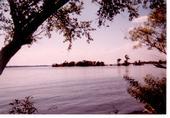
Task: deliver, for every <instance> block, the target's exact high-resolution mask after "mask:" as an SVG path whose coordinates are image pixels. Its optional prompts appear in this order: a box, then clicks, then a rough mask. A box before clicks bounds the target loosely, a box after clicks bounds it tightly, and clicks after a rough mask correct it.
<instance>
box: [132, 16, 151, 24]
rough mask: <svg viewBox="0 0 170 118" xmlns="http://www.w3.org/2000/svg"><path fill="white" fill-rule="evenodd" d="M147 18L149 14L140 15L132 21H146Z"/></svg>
mask: <svg viewBox="0 0 170 118" xmlns="http://www.w3.org/2000/svg"><path fill="white" fill-rule="evenodd" d="M147 19H148V16H140V17H138V18H135V19H134V20H132V23H143V22H146V21H147Z"/></svg>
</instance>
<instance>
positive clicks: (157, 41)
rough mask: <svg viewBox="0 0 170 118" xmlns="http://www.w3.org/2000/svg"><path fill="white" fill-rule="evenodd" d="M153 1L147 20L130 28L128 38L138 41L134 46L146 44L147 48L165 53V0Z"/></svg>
mask: <svg viewBox="0 0 170 118" xmlns="http://www.w3.org/2000/svg"><path fill="white" fill-rule="evenodd" d="M155 1H156V2H155V4H153V5H151V6H150V7H151V8H152V11H151V13H150V14H149V16H148V19H147V21H146V22H145V23H143V24H142V25H140V26H138V27H135V28H134V29H132V30H131V31H130V32H129V38H130V39H131V40H132V41H137V42H139V44H138V45H136V46H135V48H137V47H141V46H147V47H148V49H152V48H155V49H157V50H159V51H160V52H162V53H164V54H166V1H165V0H159V1H157V0H155Z"/></svg>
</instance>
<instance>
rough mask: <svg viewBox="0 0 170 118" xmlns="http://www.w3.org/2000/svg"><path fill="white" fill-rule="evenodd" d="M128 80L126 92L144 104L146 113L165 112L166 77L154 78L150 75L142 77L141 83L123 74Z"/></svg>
mask: <svg viewBox="0 0 170 118" xmlns="http://www.w3.org/2000/svg"><path fill="white" fill-rule="evenodd" d="M124 78H125V79H126V80H127V81H128V82H129V84H130V85H129V88H128V93H129V94H130V95H131V96H133V97H135V98H136V99H137V100H139V101H140V102H142V103H144V104H145V110H146V111H147V112H148V113H157V114H165V113H166V78H165V77H163V78H161V79H159V78H155V77H153V76H151V75H147V76H146V77H144V82H145V84H144V85H142V84H140V83H139V82H138V81H135V80H134V79H132V78H130V77H128V76H124Z"/></svg>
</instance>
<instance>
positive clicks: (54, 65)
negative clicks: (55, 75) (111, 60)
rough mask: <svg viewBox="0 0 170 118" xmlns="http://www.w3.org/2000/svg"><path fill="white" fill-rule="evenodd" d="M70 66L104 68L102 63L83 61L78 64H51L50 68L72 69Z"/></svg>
mask: <svg viewBox="0 0 170 118" xmlns="http://www.w3.org/2000/svg"><path fill="white" fill-rule="evenodd" d="M72 66H82V67H86V66H105V63H104V62H103V61H88V60H83V61H78V62H74V61H71V62H67V61H65V62H63V63H61V64H57V63H56V64H53V65H52V67H72Z"/></svg>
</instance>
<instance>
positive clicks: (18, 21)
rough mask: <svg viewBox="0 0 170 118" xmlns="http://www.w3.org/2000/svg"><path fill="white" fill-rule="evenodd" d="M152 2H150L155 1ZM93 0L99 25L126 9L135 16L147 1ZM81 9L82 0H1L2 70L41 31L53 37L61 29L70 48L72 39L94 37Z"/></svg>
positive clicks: (130, 18)
mask: <svg viewBox="0 0 170 118" xmlns="http://www.w3.org/2000/svg"><path fill="white" fill-rule="evenodd" d="M149 2H150V5H152V4H154V3H155V1H149ZM156 2H157V1H156ZM66 3H67V4H66ZM92 3H95V4H97V6H98V7H99V9H98V10H97V15H98V25H99V26H101V25H104V24H105V22H106V21H107V20H109V21H112V20H113V18H114V16H115V15H117V14H120V13H121V12H123V11H125V10H126V11H127V12H128V13H129V20H132V18H134V17H137V16H138V15H139V14H138V9H137V8H138V7H139V4H141V5H143V4H144V5H145V4H147V1H146V0H92ZM82 9H83V0H1V1H0V22H1V24H0V30H1V31H2V33H3V34H4V35H5V46H4V47H3V48H2V49H1V51H0V74H1V73H2V71H3V70H4V68H5V66H6V64H7V63H8V61H9V60H10V59H11V58H12V56H13V55H15V53H17V51H18V50H20V48H21V47H22V46H23V45H30V44H32V43H33V42H34V41H36V40H37V39H38V38H39V36H40V34H44V35H46V36H48V37H50V36H51V32H52V31H58V32H60V33H62V34H63V36H64V37H65V40H64V42H70V43H69V49H70V48H71V44H72V41H73V39H77V38H81V37H83V36H85V37H86V38H87V41H88V42H89V41H91V40H92V38H91V36H90V31H93V30H94V28H92V27H91V25H90V24H91V21H80V20H79V19H78V18H77V17H75V15H80V14H81V11H82ZM38 28H39V30H37V29H38ZM37 31H39V32H37ZM41 36H42V35H41Z"/></svg>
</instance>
